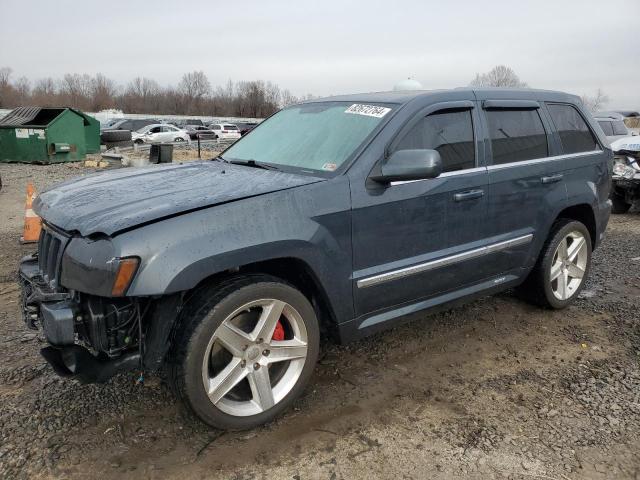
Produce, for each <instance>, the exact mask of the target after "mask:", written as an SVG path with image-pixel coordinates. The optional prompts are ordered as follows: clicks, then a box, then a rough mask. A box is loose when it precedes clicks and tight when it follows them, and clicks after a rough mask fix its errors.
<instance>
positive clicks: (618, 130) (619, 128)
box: [611, 120, 629, 135]
mask: <svg viewBox="0 0 640 480" xmlns="http://www.w3.org/2000/svg"><path fill="white" fill-rule="evenodd" d="M611 125H612V126H613V134H614V135H629V131H628V130H627V126H626V125H625V124H624V122H623V121H622V120H618V121H616V122H611Z"/></svg>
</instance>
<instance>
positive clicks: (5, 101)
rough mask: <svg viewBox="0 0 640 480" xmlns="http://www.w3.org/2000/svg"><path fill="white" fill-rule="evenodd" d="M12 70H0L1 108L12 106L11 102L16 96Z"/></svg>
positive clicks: (5, 68)
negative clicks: (12, 81) (12, 82)
mask: <svg viewBox="0 0 640 480" xmlns="http://www.w3.org/2000/svg"><path fill="white" fill-rule="evenodd" d="M12 72H13V70H11V69H10V68H9V67H2V68H0V107H8V106H11V104H10V102H11V100H12V98H11V97H12V96H13V95H14V91H13V90H14V89H13V86H12V85H11V73H12Z"/></svg>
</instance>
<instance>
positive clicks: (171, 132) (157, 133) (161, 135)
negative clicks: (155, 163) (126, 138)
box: [131, 123, 191, 143]
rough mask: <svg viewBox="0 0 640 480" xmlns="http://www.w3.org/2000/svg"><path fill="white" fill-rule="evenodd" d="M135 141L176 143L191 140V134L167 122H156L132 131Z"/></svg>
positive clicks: (132, 137)
mask: <svg viewBox="0 0 640 480" xmlns="http://www.w3.org/2000/svg"><path fill="white" fill-rule="evenodd" d="M131 140H133V141H134V143H175V142H188V141H190V140H191V139H190V137H189V134H188V133H187V132H186V131H185V130H182V129H180V128H178V127H175V126H173V125H169V124H167V123H155V124H152V125H147V126H146V127H142V128H141V129H140V130H137V131H135V132H131Z"/></svg>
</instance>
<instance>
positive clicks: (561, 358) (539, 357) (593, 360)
mask: <svg viewBox="0 0 640 480" xmlns="http://www.w3.org/2000/svg"><path fill="white" fill-rule="evenodd" d="M89 171H91V170H90V169H86V168H84V167H82V166H81V165H78V164H72V165H68V164H67V165H55V166H26V165H0V175H1V176H2V179H3V182H4V185H5V186H4V188H3V190H2V191H1V192H0V205H1V206H2V208H1V209H0V241H1V242H2V246H3V248H2V250H1V251H0V342H2V348H1V349H0V401H1V402H2V405H3V408H2V410H1V411H0V427H1V428H0V477H2V478H34V477H35V478H87V477H95V476H96V475H97V474H96V472H100V476H101V477H103V478H105V479H110V478H178V477H179V478H181V479H183V480H184V479H191V478H231V479H236V480H240V479H271V478H277V479H280V478H282V479H309V478H310V479H352V478H353V479H370V478H372V477H373V478H389V477H394V478H403V479H412V478H415V479H422V478H431V479H448V478H452V477H455V478H477V479H480V478H482V479H485V478H504V479H531V478H540V479H558V480H560V479H562V480H566V479H572V480H573V479H579V478H598V479H610V478H630V479H638V478H640V458H639V456H638V454H637V452H638V449H639V447H640V318H639V316H638V307H639V306H640V241H639V240H640V215H639V214H638V212H637V211H636V212H635V213H630V214H628V215H620V216H615V217H612V220H611V222H610V225H609V229H608V232H607V238H606V240H605V242H604V244H603V246H602V247H601V248H600V249H599V250H597V251H596V252H595V254H594V259H593V269H592V274H591V277H590V280H589V283H588V285H587V287H586V289H585V290H584V292H583V294H582V295H581V298H580V299H579V300H578V301H577V302H576V304H575V305H574V306H572V307H570V308H568V309H567V310H564V311H561V312H556V311H544V310H540V309H538V308H535V307H532V306H529V305H527V304H525V303H522V302H520V301H519V300H517V299H515V298H514V297H513V296H512V295H510V294H509V293H505V294H501V295H498V296H495V297H490V298H486V299H483V300H479V301H476V302H473V303H471V304H469V305H466V306H464V307H461V308H458V309H455V310H451V311H449V312H445V313H442V314H439V315H434V316H430V317H428V318H425V319H424V320H420V321H416V322H413V323H411V324H408V325H405V326H402V327H399V328H396V329H393V330H391V331H389V332H385V333H382V334H378V335H375V336H373V337H370V338H368V339H365V340H363V341H360V342H356V343H353V344H350V345H347V346H337V345H331V344H329V345H325V346H324V347H323V352H322V357H321V361H320V363H319V365H318V367H317V369H316V376H315V379H314V383H313V384H312V386H311V387H310V388H309V389H308V390H307V391H306V392H305V394H304V395H303V396H302V398H301V399H300V400H299V401H297V402H296V404H295V406H294V408H293V409H292V410H291V411H290V412H288V413H286V414H285V415H283V416H282V417H280V418H279V419H277V420H276V421H274V422H273V423H271V424H269V425H266V426H264V427H261V428H258V429H255V430H252V431H249V432H239V433H238V432H236V433H223V432H219V431H215V430H210V429H208V428H207V427H205V426H203V425H202V424H200V423H198V422H197V421H195V420H193V419H192V418H189V417H186V416H185V415H184V413H183V411H182V409H181V408H180V406H179V405H178V404H177V403H176V402H175V400H174V398H173V397H172V395H171V394H170V392H169V391H168V389H167V387H166V386H165V384H164V383H163V382H162V380H161V379H160V378H156V377H149V378H147V379H146V381H145V382H144V384H143V385H140V384H136V382H135V379H136V376H135V375H133V374H131V375H120V376H118V377H116V378H114V379H112V380H111V381H110V382H109V383H107V384H106V385H87V386H82V385H79V384H77V383H75V382H74V381H69V380H64V379H60V378H58V377H56V376H55V375H54V374H53V372H52V371H51V369H50V368H49V367H48V366H47V365H46V364H45V363H44V361H43V360H42V359H41V358H40V356H39V354H38V350H39V348H41V347H42V346H43V339H42V338H41V337H40V336H39V335H37V334H34V332H31V331H29V330H26V328H25V327H24V326H23V324H22V323H21V320H20V316H19V309H18V291H17V284H16V283H15V273H14V272H15V269H16V265H17V262H18V260H19V258H20V256H21V255H23V254H25V253H27V252H29V251H31V250H32V249H33V246H20V245H19V244H18V238H19V236H20V230H21V224H22V215H23V209H24V190H25V184H26V182H27V181H28V180H31V181H33V182H34V183H35V186H36V188H37V189H42V188H43V187H44V186H45V185H48V184H51V183H54V182H57V181H60V180H63V179H65V178H68V177H72V176H75V175H79V174H83V173H87V172H89Z"/></svg>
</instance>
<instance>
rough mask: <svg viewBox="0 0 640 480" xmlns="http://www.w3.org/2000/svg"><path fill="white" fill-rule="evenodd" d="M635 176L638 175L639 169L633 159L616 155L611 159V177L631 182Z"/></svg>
mask: <svg viewBox="0 0 640 480" xmlns="http://www.w3.org/2000/svg"><path fill="white" fill-rule="evenodd" d="M636 174H640V168H639V167H638V166H637V162H636V160H635V158H633V157H627V156H622V155H616V156H615V157H614V158H613V175H614V176H616V177H621V178H624V179H627V180H631V179H632V178H633V177H634V176H635V175H636Z"/></svg>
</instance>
